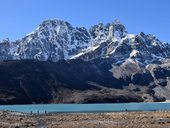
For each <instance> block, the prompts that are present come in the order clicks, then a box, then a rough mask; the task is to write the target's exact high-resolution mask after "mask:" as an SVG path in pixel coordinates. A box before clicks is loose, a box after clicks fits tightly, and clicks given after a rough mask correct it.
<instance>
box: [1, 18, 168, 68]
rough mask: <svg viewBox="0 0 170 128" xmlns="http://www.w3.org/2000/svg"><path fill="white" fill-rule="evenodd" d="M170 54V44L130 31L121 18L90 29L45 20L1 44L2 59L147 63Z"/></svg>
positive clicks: (60, 21)
mask: <svg viewBox="0 0 170 128" xmlns="http://www.w3.org/2000/svg"><path fill="white" fill-rule="evenodd" d="M169 57H170V45H169V44H167V43H163V42H161V41H160V40H158V39H157V38H156V37H155V36H154V35H151V34H145V33H144V32H141V33H140V34H138V35H135V34H129V33H128V32H127V30H126V28H125V26H124V25H123V24H122V23H121V22H120V21H118V20H115V21H113V22H112V23H107V24H103V23H99V24H97V25H94V26H92V27H91V28H90V29H89V30H87V29H86V28H84V27H81V28H79V27H76V28H74V27H73V26H72V25H71V24H70V23H68V22H66V21H63V20H57V19H52V20H45V21H43V22H42V23H41V24H40V25H39V26H38V28H37V29H36V30H35V31H33V32H31V33H29V34H28V35H27V36H25V37H24V38H22V39H21V40H17V41H14V42H10V41H9V40H3V41H1V43H0V59H1V60H11V59H36V60H40V61H46V60H52V61H54V62H56V61H58V60H60V59H66V60H68V59H77V58H80V59H84V60H87V61H88V60H92V59H96V58H111V59H113V60H114V63H115V64H122V63H124V62H126V61H128V60H130V62H135V63H142V64H144V65H146V64H149V63H153V62H157V61H159V60H161V59H164V58H169Z"/></svg>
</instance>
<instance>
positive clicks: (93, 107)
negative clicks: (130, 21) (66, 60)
mask: <svg viewBox="0 0 170 128" xmlns="http://www.w3.org/2000/svg"><path fill="white" fill-rule="evenodd" d="M0 110H9V111H17V112H26V113H30V112H31V111H32V112H33V113H37V112H38V111H39V113H44V112H45V111H46V112H119V111H126V110H127V111H155V110H170V103H115V104H38V105H0Z"/></svg>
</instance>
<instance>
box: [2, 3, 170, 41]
mask: <svg viewBox="0 0 170 128" xmlns="http://www.w3.org/2000/svg"><path fill="white" fill-rule="evenodd" d="M54 18H57V19H63V20H66V21H68V22H70V23H71V24H72V25H73V26H79V27H80V26H84V27H86V28H89V27H90V26H92V25H94V24H98V23H99V22H103V23H107V22H112V21H113V20H114V19H118V20H120V21H121V22H122V23H123V24H124V25H125V26H126V28H127V30H128V32H129V33H135V34H138V33H140V32H141V31H143V32H145V33H147V34H148V33H151V34H154V35H156V36H157V37H158V38H159V39H160V40H161V41H166V42H170V0H1V1H0V40H2V39H4V38H7V37H8V38H9V39H10V40H15V39H19V38H22V37H24V36H25V35H26V34H27V33H30V32H32V31H33V30H34V29H36V28H37V26H38V25H39V24H40V23H41V22H42V21H43V20H46V19H54Z"/></svg>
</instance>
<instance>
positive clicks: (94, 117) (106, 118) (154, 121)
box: [0, 111, 170, 128]
mask: <svg viewBox="0 0 170 128" xmlns="http://www.w3.org/2000/svg"><path fill="white" fill-rule="evenodd" d="M0 115H1V116H0V127H1V128H9V127H11V128H28V127H29V128H35V127H43V128H68V127H69V128H103V127H104V128H141V127H145V128H167V127H170V111H142V112H110V113H47V114H24V113H17V112H9V111H7V112H6V113H5V114H4V112H3V111H0Z"/></svg>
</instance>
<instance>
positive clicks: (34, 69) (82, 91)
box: [0, 59, 170, 104]
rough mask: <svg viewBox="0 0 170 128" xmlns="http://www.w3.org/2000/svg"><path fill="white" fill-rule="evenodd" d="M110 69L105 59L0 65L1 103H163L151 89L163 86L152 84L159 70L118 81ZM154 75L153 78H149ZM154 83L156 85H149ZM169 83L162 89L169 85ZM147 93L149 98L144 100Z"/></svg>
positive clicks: (26, 61) (15, 62) (165, 70)
mask: <svg viewBox="0 0 170 128" xmlns="http://www.w3.org/2000/svg"><path fill="white" fill-rule="evenodd" d="M164 65H165V64H164ZM151 66H152V65H151ZM112 67H113V65H112V63H111V61H110V60H107V59H100V60H93V61H88V62H87V61H83V60H71V61H65V60H61V61H58V62H55V63H54V62H50V61H44V62H40V61H35V60H22V61H21V60H18V61H4V62H1V63H0V73H1V74H2V75H1V77H0V103H1V104H29V103H117V102H142V101H147V100H149V101H162V100H164V98H163V97H162V96H157V95H155V91H154V88H156V87H158V86H162V85H161V84H160V82H158V83H156V82H155V80H158V81H159V79H160V78H159V77H157V75H156V74H157V73H155V70H156V71H157V72H159V70H158V69H155V68H154V69H152V70H151V69H150V70H147V71H144V72H143V73H136V74H133V75H130V76H131V77H129V76H126V77H125V76H123V77H120V78H119V79H118V78H116V77H114V75H113V73H112V72H111V70H110V69H112ZM169 68H170V67H169V66H165V67H162V69H161V70H160V73H161V72H162V71H163V70H164V72H166V73H168V74H169V73H170V72H169V70H168V69H169ZM153 70H154V71H153ZM153 73H155V76H154V77H153V76H152V75H151V74H153ZM132 76H133V77H132ZM145 78H147V79H146V80H145ZM161 79H164V77H161ZM164 80H167V78H165V79H164ZM153 84H155V86H151V85H153ZM168 84H169V83H166V85H165V84H164V85H163V87H166V86H169V85H168ZM146 94H147V95H148V96H145V98H144V95H146Z"/></svg>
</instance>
